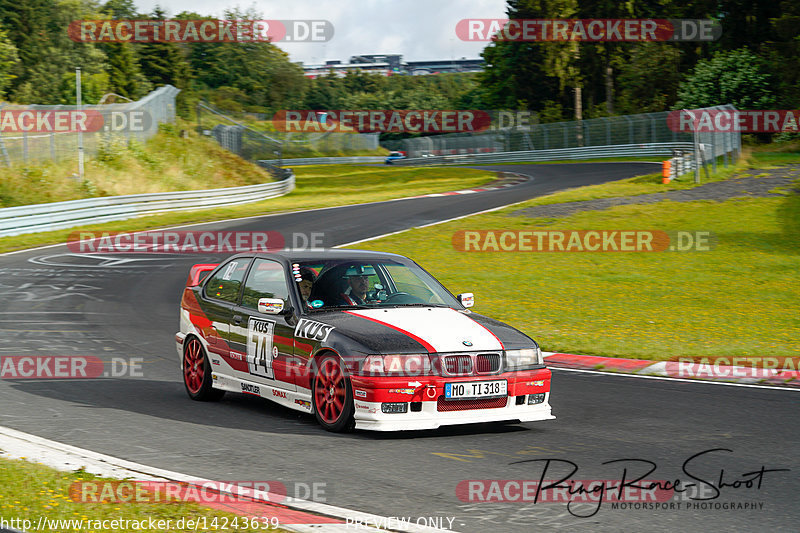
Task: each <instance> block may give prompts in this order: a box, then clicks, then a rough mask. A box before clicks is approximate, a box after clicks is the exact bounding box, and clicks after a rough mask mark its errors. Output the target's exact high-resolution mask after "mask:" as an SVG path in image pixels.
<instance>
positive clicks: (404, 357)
mask: <svg viewBox="0 0 800 533" xmlns="http://www.w3.org/2000/svg"><path fill="white" fill-rule="evenodd" d="M430 372H431V359H430V357H428V354H396V355H395V354H392V355H370V356H368V357H367V358H366V359H364V362H363V364H362V365H361V374H363V375H368V376H370V375H384V374H385V375H401V376H422V375H425V374H430Z"/></svg>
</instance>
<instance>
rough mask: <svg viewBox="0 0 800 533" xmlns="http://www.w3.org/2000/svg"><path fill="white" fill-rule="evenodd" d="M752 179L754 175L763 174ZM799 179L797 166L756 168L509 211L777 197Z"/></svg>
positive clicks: (543, 212) (554, 214) (551, 214)
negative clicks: (690, 183) (696, 182)
mask: <svg viewBox="0 0 800 533" xmlns="http://www.w3.org/2000/svg"><path fill="white" fill-rule="evenodd" d="M763 174H766V176H762V177H759V178H756V177H755V176H757V175H763ZM798 179H800V168H797V166H796V165H790V166H785V167H780V168H774V169H756V170H750V171H747V172H745V173H743V174H739V175H738V176H737V177H736V178H731V179H728V180H725V181H716V182H713V183H707V184H705V185H700V186H698V187H695V188H693V189H686V190H681V191H666V192H657V193H653V194H641V195H638V196H621V197H616V198H599V199H597V200H585V201H581V202H568V203H563V204H550V205H538V206H534V207H528V208H526V209H520V210H519V211H515V212H514V213H513V214H514V215H516V216H527V217H537V218H538V217H543V218H560V217H566V216H569V215H572V214H574V213H578V212H580V211H599V210H603V209H608V208H610V207H614V206H618V205H630V204H652V203H655V202H662V201H664V200H670V201H673V202H692V201H695V200H716V201H718V202H722V201H725V200H729V199H731V198H741V197H766V196H781V194H776V193H771V192H769V191H771V190H773V189H775V188H777V187H788V186H790V185H792V183H793V182H797V180H798ZM793 191H794V193H795V194H800V189H798V188H794V189H793Z"/></svg>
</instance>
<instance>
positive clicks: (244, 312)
mask: <svg viewBox="0 0 800 533" xmlns="http://www.w3.org/2000/svg"><path fill="white" fill-rule="evenodd" d="M260 298H277V299H281V300H283V301H284V308H285V309H289V308H290V307H291V299H290V298H289V284H288V281H287V277H286V271H285V269H284V267H283V265H282V264H281V263H279V262H277V261H273V260H271V259H264V258H256V259H255V260H254V261H253V264H252V266H251V267H250V271H249V272H248V274H247V279H246V280H245V283H244V288H243V290H242V296H241V302H240V304H239V305H237V306H236V307H234V309H233V315H232V317H231V329H230V339H231V349H232V350H237V351H239V352H241V353H243V354H244V355H245V359H246V361H247V369H246V370H244V371H243V372H242V374H243V375H242V376H241V377H242V378H243V379H247V380H249V381H254V382H257V383H263V384H265V385H269V386H272V387H279V388H281V389H284V390H292V391H293V390H296V386H295V379H294V378H295V376H293V375H292V372H291V371H290V366H289V365H290V363H291V359H292V352H293V346H294V326H293V325H291V324H290V323H289V322H288V320H293V315H292V314H277V315H272V314H266V313H260V312H259V311H258V300H259V299H260Z"/></svg>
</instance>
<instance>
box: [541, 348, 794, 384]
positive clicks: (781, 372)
mask: <svg viewBox="0 0 800 533" xmlns="http://www.w3.org/2000/svg"><path fill="white" fill-rule="evenodd" d="M542 355H543V357H544V359H545V363H546V364H547V366H548V367H553V368H564V369H573V370H595V371H601V372H603V371H605V372H617V373H623V374H635V375H640V376H660V377H667V378H678V379H697V380H705V381H721V382H729V383H741V384H763V385H784V386H788V387H800V370H794V369H792V370H789V369H785V368H784V369H780V368H755V367H747V366H731V365H719V364H709V363H692V362H681V361H647V360H644V359H621V358H618V357H599V356H595V355H575V354H567V353H558V352H542Z"/></svg>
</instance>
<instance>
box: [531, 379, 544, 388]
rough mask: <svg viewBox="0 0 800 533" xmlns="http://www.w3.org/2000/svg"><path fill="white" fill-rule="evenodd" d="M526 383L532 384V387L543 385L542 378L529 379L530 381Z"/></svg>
mask: <svg viewBox="0 0 800 533" xmlns="http://www.w3.org/2000/svg"><path fill="white" fill-rule="evenodd" d="M528 385H533V386H534V387H542V386H544V380H541V379H540V380H538V381H531V382H530V383H528Z"/></svg>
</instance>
